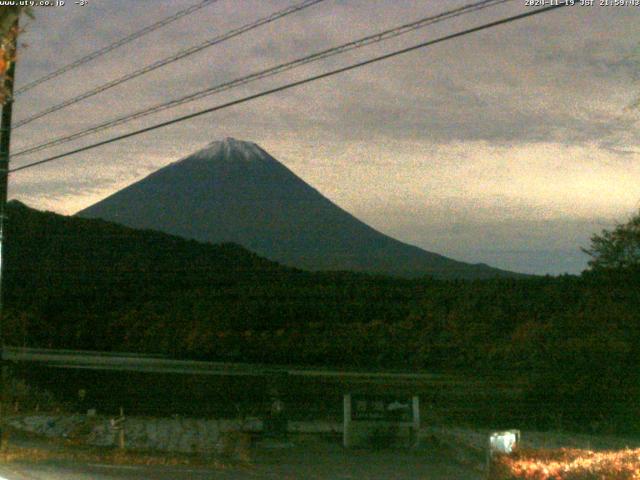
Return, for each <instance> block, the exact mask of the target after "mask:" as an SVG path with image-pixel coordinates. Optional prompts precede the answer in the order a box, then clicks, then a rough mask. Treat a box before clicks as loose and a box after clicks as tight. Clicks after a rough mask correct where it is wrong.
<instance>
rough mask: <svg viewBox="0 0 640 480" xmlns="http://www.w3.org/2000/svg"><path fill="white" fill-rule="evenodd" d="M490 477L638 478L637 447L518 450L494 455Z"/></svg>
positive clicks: (528, 479)
mask: <svg viewBox="0 0 640 480" xmlns="http://www.w3.org/2000/svg"><path fill="white" fill-rule="evenodd" d="M489 479H490V480H632V479H640V449H635V450H631V449H627V450H621V451H607V452H594V451H591V450H578V449H566V448H561V449H556V450H544V449H540V450H532V449H521V450H518V451H516V452H514V453H513V454H512V455H501V456H498V457H496V459H495V460H494V461H493V463H492V464H491V466H490V472H489Z"/></svg>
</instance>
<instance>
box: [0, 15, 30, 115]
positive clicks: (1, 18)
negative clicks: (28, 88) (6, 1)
mask: <svg viewBox="0 0 640 480" xmlns="http://www.w3.org/2000/svg"><path fill="white" fill-rule="evenodd" d="M21 13H26V14H27V15H29V16H32V13H31V11H30V9H29V8H27V7H2V8H1V9H0V103H4V102H5V100H6V98H7V91H6V89H5V85H4V83H5V79H6V75H7V72H8V71H9V68H10V67H11V63H12V62H14V61H15V49H14V48H13V46H14V45H15V42H16V40H17V38H18V35H19V34H20V29H19V28H18V27H17V26H16V24H15V21H16V19H17V18H18V17H19V16H20V14H21Z"/></svg>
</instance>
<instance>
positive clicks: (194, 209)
mask: <svg viewBox="0 0 640 480" xmlns="http://www.w3.org/2000/svg"><path fill="white" fill-rule="evenodd" d="M78 215H80V216H83V217H92V218H102V219H105V220H110V221H114V222H118V223H122V224H124V225H127V226H130V227H134V228H145V229H152V230H160V231H163V232H166V233H170V234H174V235H178V236H181V237H185V238H193V239H196V240H200V241H205V242H213V243H218V242H235V243H239V244H240V245H243V246H244V247H246V248H248V249H249V250H252V251H254V252H255V253H257V254H259V255H262V256H264V257H267V258H269V259H271V260H276V261H279V262H281V263H284V264H286V265H291V266H294V267H299V268H305V269H310V270H355V271H367V272H375V273H386V274H394V275H400V276H422V275H429V274H431V275H434V276H437V277H448V278H452V277H453V278H481V277H493V276H496V275H500V274H507V272H501V271H499V270H496V269H493V268H490V267H487V266H486V265H470V264H467V263H462V262H457V261H455V260H451V259H449V258H446V257H443V256H442V255H438V254H435V253H430V252H427V251H424V250H422V249H420V248H417V247H414V246H411V245H407V244H405V243H402V242H400V241H398V240H395V239H393V238H391V237H388V236H386V235H384V234H382V233H380V232H378V231H376V230H374V229H373V228H371V227H369V226H368V225H366V224H365V223H363V222H361V221H360V220H358V219H357V218H355V217H353V216H352V215H350V214H349V213H347V212H346V211H344V210H343V209H341V208H340V207H338V206H337V205H335V204H334V203H332V202H331V201H330V200H328V199H327V198H326V197H324V196H323V195H322V194H320V193H319V192H318V191H317V190H315V189H314V188H312V187H311V186H310V185H308V184H307V183H305V182H304V181H303V180H302V179H300V178H299V177H297V176H296V175H295V174H294V173H293V172H291V171H290V170H289V169H288V168H287V167H285V166H284V165H283V164H281V163H280V162H278V161H277V160H276V159H275V158H273V157H272V156H271V155H269V154H268V153H267V152H265V151H264V150H263V149H262V148H260V147H259V146H258V145H256V144H255V143H252V142H245V141H240V140H236V139H233V138H225V139H224V140H221V141H216V142H212V143H211V144H209V145H208V146H207V147H205V148H204V149H202V150H199V151H197V152H195V153H194V154H192V155H190V156H188V157H186V158H185V159H183V160H180V161H178V162H176V163H173V164H171V165H168V166H167V167H164V168H161V169H160V170H158V171H156V172H154V173H152V174H151V175H149V176H147V177H146V178H144V179H142V180H140V181H138V182H136V183H134V184H132V185H130V186H128V187H126V188H124V189H123V190H120V191H119V192H116V193H114V194H113V195H111V196H110V197H108V198H106V199H104V200H102V201H100V202H98V203H96V204H95V205H93V206H91V207H89V208H87V209H85V210H83V211H81V212H79V213H78Z"/></svg>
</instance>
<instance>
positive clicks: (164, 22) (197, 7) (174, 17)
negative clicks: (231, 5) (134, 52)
mask: <svg viewBox="0 0 640 480" xmlns="http://www.w3.org/2000/svg"><path fill="white" fill-rule="evenodd" d="M217 1H218V0H203V1H201V2H200V3H197V4H195V5H192V6H191V7H189V8H185V9H184V10H180V11H178V12H176V13H174V14H173V15H171V16H170V17H167V18H164V19H163V20H160V21H159V22H156V23H154V24H152V25H149V26H147V27H145V28H143V29H142V30H138V31H137V32H134V33H132V34H131V35H128V36H126V37H124V38H121V39H120V40H118V41H116V42H114V43H112V44H110V45H107V46H106V47H104V48H101V49H99V50H96V51H95V52H92V53H90V54H88V55H85V56H84V57H82V58H79V59H78V60H75V61H74V62H71V63H69V64H67V65H65V66H64V67H61V68H59V69H58V70H55V71H53V72H51V73H49V74H47V75H45V76H44V77H41V78H38V79H37V80H34V81H32V82H30V83H28V84H26V85H25V86H23V87H21V88H19V89H17V90H16V92H15V95H16V96H17V95H20V94H21V93H24V92H26V91H27V90H31V89H32V88H34V87H36V86H38V85H40V84H41V83H44V82H46V81H49V80H51V79H53V78H56V77H59V76H60V75H62V74H63V73H66V72H68V71H70V70H73V69H74V68H78V67H79V66H81V65H84V64H85V63H87V62H90V61H91V60H94V59H96V58H98V57H101V56H102V55H104V54H106V53H109V52H111V51H113V50H115V49H116V48H119V47H122V46H123V45H126V44H127V43H130V42H133V41H134V40H136V39H138V38H140V37H142V36H144V35H146V34H148V33H151V32H153V31H155V30H158V29H159V28H162V27H164V26H166V25H169V24H170V23H173V22H175V21H176V20H179V19H181V18H182V17H185V16H187V15H190V14H192V13H194V12H197V11H198V10H200V9H202V8H204V7H206V6H208V5H210V4H212V3H216V2H217Z"/></svg>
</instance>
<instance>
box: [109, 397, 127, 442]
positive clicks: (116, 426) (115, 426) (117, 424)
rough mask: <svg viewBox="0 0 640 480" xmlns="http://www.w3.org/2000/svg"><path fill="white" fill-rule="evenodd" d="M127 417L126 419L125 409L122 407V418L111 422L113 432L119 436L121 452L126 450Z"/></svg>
mask: <svg viewBox="0 0 640 480" xmlns="http://www.w3.org/2000/svg"><path fill="white" fill-rule="evenodd" d="M124 422H125V417H124V409H123V408H122V407H120V416H119V417H116V418H112V419H111V420H110V424H111V430H113V431H115V432H116V433H117V434H118V448H119V449H120V450H124V449H125V446H126V444H125V436H124V425H125V423H124Z"/></svg>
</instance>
